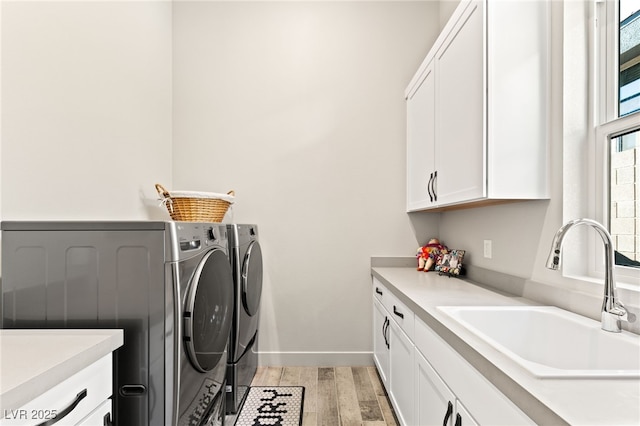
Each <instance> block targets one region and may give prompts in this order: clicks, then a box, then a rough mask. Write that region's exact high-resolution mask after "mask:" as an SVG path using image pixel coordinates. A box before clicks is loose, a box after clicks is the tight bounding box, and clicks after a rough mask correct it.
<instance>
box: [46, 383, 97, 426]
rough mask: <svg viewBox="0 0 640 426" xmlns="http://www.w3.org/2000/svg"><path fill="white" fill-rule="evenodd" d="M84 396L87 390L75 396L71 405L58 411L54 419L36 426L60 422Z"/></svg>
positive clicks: (48, 425) (47, 425)
mask: <svg viewBox="0 0 640 426" xmlns="http://www.w3.org/2000/svg"><path fill="white" fill-rule="evenodd" d="M86 396H87V390H86V389H84V390H83V391H82V392H80V393H78V395H76V398H75V399H74V400H73V402H72V403H71V404H69V405H68V406H67V407H66V408H64V409H62V410H60V411H58V414H56V416H55V417H54V418H52V419H49V420H47V421H46V422H42V423H38V426H50V425H52V424H55V423H58V422H59V421H60V420H62V419H64V418H65V417H66V416H67V415H68V414H69V413H70V412H72V411H73V410H74V408H76V407H77V406H78V404H80V401H82V400H83V399H84V398H85V397H86Z"/></svg>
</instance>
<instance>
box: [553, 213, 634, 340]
mask: <svg viewBox="0 0 640 426" xmlns="http://www.w3.org/2000/svg"><path fill="white" fill-rule="evenodd" d="M576 225H588V226H590V227H592V228H594V229H595V230H596V231H597V232H598V234H600V237H601V238H602V242H603V243H604V263H605V274H604V300H603V301H602V315H601V318H602V329H603V330H604V331H610V332H612V333H620V330H621V329H622V327H621V325H620V321H621V320H624V321H629V317H628V312H627V309H626V308H625V307H624V306H623V305H622V303H620V302H618V300H617V297H616V282H615V280H614V278H613V264H614V251H613V243H612V242H611V234H609V231H607V229H606V228H605V227H604V226H602V225H601V224H600V223H598V222H596V221H595V220H591V219H574V220H571V221H569V222H567V223H566V224H565V225H563V226H562V227H561V228H560V229H559V230H558V232H556V235H555V236H554V237H553V242H552V243H551V252H550V253H549V258H548V259H547V268H549V269H553V270H556V271H557V270H558V268H559V267H560V259H561V253H562V241H563V240H564V237H565V235H566V234H567V232H568V231H569V230H570V229H571V228H573V227H574V226H576Z"/></svg>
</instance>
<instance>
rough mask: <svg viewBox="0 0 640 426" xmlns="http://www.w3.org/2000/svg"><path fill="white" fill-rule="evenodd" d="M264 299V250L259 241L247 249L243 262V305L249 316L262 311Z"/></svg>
mask: <svg viewBox="0 0 640 426" xmlns="http://www.w3.org/2000/svg"><path fill="white" fill-rule="evenodd" d="M261 297H262V250H261V249H260V244H259V243H258V242H257V241H253V242H252V243H251V244H250V245H249V247H248V248H247V253H246V254H245V256H244V259H243V262H242V304H243V306H244V310H245V311H246V312H247V314H248V315H249V316H254V315H255V314H256V313H257V312H258V310H259V309H260V298H261Z"/></svg>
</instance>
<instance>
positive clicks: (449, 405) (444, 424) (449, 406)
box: [442, 401, 453, 426]
mask: <svg viewBox="0 0 640 426" xmlns="http://www.w3.org/2000/svg"><path fill="white" fill-rule="evenodd" d="M451 414H453V404H452V403H451V401H449V402H448V403H447V413H446V414H445V415H444V420H443V422H442V426H447V423H449V417H451Z"/></svg>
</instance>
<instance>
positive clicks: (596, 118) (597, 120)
mask: <svg viewBox="0 0 640 426" xmlns="http://www.w3.org/2000/svg"><path fill="white" fill-rule="evenodd" d="M618 4H619V0H595V25H594V26H593V27H592V28H593V31H594V34H593V37H592V40H593V41H594V46H593V47H594V49H592V50H593V51H594V54H593V56H592V58H593V63H592V70H593V75H594V78H593V85H594V87H593V95H594V96H593V100H594V101H593V102H592V103H591V104H592V105H591V108H592V117H593V122H594V126H593V131H592V132H591V137H590V139H591V141H590V147H591V158H592V159H593V160H592V162H591V164H592V166H591V167H590V168H591V169H592V170H594V173H593V176H594V179H592V180H591V185H590V187H591V188H590V189H591V190H590V191H589V194H591V196H590V200H589V207H590V209H589V210H591V214H592V216H593V217H594V218H595V219H596V220H597V221H599V222H601V223H602V224H605V226H607V228H608V227H609V226H610V211H611V200H610V174H611V171H610V152H611V140H612V139H614V138H616V137H617V136H621V135H623V134H625V133H629V132H633V131H637V130H640V112H638V111H636V112H635V113H632V114H628V115H625V116H623V117H618V93H619V89H618V82H619V79H618V76H619V72H618V68H619V63H618V57H619V48H618V38H619V23H620V22H619V21H620V19H619V11H618ZM602 250H603V249H602V244H601V242H600V241H598V240H596V238H595V237H593V236H591V237H590V238H589V240H588V252H589V258H591V259H595V258H600V259H601V258H602V257H603V256H604V254H603V252H602ZM589 264H590V265H591V266H590V267H589V270H588V274H589V276H591V277H594V276H595V277H602V276H603V274H604V271H603V265H602V263H601V262H589ZM615 275H616V277H617V281H618V283H619V284H621V285H623V286H625V285H628V286H630V287H631V288H634V287H635V288H639V287H640V271H639V270H638V268H633V267H625V266H615Z"/></svg>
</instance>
